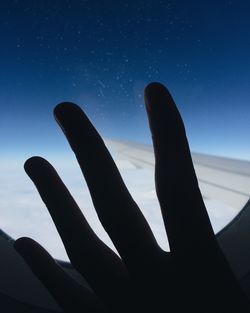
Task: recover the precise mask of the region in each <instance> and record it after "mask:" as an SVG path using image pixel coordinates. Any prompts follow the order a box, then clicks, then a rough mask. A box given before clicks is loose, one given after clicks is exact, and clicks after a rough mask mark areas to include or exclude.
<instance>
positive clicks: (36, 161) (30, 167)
mask: <svg viewBox="0 0 250 313" xmlns="http://www.w3.org/2000/svg"><path fill="white" fill-rule="evenodd" d="M41 164H49V162H48V161H47V160H45V159H44V158H42V157H40V156H33V157H31V158H29V159H28V160H26V161H25V163H24V170H25V172H26V173H27V174H28V175H30V174H31V173H32V172H34V171H35V170H37V168H38V166H40V165H41Z"/></svg>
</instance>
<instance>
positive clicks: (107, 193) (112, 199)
mask: <svg viewBox="0 0 250 313" xmlns="http://www.w3.org/2000/svg"><path fill="white" fill-rule="evenodd" d="M55 117H56V120H57V122H58V123H59V125H60V126H61V128H62V129H63V131H64V133H65V135H66V137H67V139H68V141H69V143H70V145H71V147H72V149H73V151H74V152H75V154H76V157H77V160H78V162H79V165H80V167H81V169H82V172H83V174H84V176H85V179H86V182H87V184H88V187H89V191H90V193H91V197H92V200H93V203H94V206H95V209H96V211H97V214H98V216H99V219H100V221H101V223H102V225H103V226H104V228H105V230H106V231H107V233H108V234H109V236H110V237H111V239H112V241H113V243H114V245H115V246H116V248H117V250H118V252H119V254H120V255H121V257H122V259H123V260H124V262H125V263H126V265H127V267H129V269H130V270H131V269H132V268H134V267H135V268H136V270H138V268H142V265H143V264H144V263H145V262H150V261H152V257H153V255H155V253H156V252H157V253H158V249H159V247H158V246H157V243H156V240H155V238H154V236H153V234H152V231H151V229H150V227H149V225H148V223H147V221H146V220H145V218H144V216H143V214H142V213H141V211H140V209H139V208H138V206H137V205H136V203H135V202H134V200H133V199H132V197H131V195H130V194H129V192H128V190H127V188H126V186H125V184H124V182H123V180H122V178H121V175H120V173H119V171H118V169H117V167H116V165H115V163H114V161H113V159H112V157H111V156H110V154H109V152H108V150H107V148H106V147H105V145H104V142H103V140H102V138H101V137H100V135H99V134H98V132H97V131H96V129H95V128H94V126H93V125H92V124H91V122H90V121H89V119H88V118H87V116H86V115H85V114H84V113H83V111H82V110H81V109H80V108H79V107H78V106H77V105H75V104H72V103H62V104H59V105H58V106H57V107H56V108H55Z"/></svg>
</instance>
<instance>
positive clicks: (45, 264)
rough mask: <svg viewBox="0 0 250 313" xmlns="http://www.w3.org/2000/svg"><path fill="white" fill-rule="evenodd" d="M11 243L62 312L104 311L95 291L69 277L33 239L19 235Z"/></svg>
mask: <svg viewBox="0 0 250 313" xmlns="http://www.w3.org/2000/svg"><path fill="white" fill-rule="evenodd" d="M14 247H15V249H16V250H17V252H18V253H19V254H20V255H21V256H22V257H23V258H24V260H25V261H26V263H27V264H28V266H29V267H30V269H31V271H32V272H33V273H34V275H35V276H36V277H37V278H38V279H39V280H40V281H41V283H42V284H43V285H44V286H45V287H46V288H47V289H48V291H49V292H50V294H51V295H52V296H53V298H54V299H55V301H56V302H57V304H58V305H59V306H60V307H61V308H62V309H63V311H64V312H68V313H71V312H72V313H78V312H79V313H80V312H83V311H84V312H85V311H86V312H104V310H103V306H102V304H101V303H100V301H99V300H98V298H97V297H96V295H95V294H94V293H93V292H92V291H91V290H90V289H89V288H87V287H84V286H81V285H80V284H78V283H77V282H76V281H75V280H74V279H73V278H71V277H70V276H69V275H68V274H67V273H66V272H65V271H64V270H63V268H62V267H61V266H60V265H59V264H58V263H57V262H56V261H55V260H54V259H53V258H52V257H51V256H50V255H49V253H48V252H47V251H46V250H45V249H44V248H42V247H41V246H40V245H39V244H38V243H37V242H36V241H34V240H32V239H30V238H19V239H17V240H16V241H15V243H14Z"/></svg>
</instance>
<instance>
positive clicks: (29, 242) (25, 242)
mask: <svg viewBox="0 0 250 313" xmlns="http://www.w3.org/2000/svg"><path fill="white" fill-rule="evenodd" d="M34 244H36V242H35V240H33V239H31V238H29V237H20V238H18V239H17V240H16V241H15V242H14V244H13V246H14V248H15V250H16V251H17V252H18V253H20V254H21V255H26V253H27V251H29V250H30V248H31V246H34Z"/></svg>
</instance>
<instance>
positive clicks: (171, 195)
mask: <svg viewBox="0 0 250 313" xmlns="http://www.w3.org/2000/svg"><path fill="white" fill-rule="evenodd" d="M145 100H146V108H147V111H148V116H149V124H150V128H151V132H152V138H153V144H154V151H155V159H156V171H155V181H156V191H157V195H158V199H159V202H160V206H161V211H162V216H163V220H164V224H165V228H166V231H167V234H168V239H169V243H170V250H171V252H169V253H167V252H165V251H163V250H162V249H161V248H160V247H159V246H158V244H157V242H156V240H155V238H154V236H153V234H152V231H151V229H150V227H149V225H148V223H147V221H146V220H145V218H144V217H143V215H142V213H141V211H140V210H139V208H138V207H137V204H136V203H135V202H134V200H133V199H132V197H131V195H130V194H129V192H128V190H127V188H126V186H125V185H124V183H123V181H122V178H121V176H120V174H119V172H118V170H117V168H116V166H115V164H114V162H113V160H112V158H111V156H110V154H109V152H108V151H107V149H106V147H105V145H104V143H103V141H102V139H101V137H100V136H99V134H98V133H97V131H96V130H95V128H94V127H93V125H92V124H91V123H90V121H89V120H88V118H87V117H86V115H85V114H84V113H83V112H82V111H81V109H80V108H79V107H77V106H76V105H74V104H70V103H63V104H60V105H59V106H57V107H56V109H55V116H56V119H57V121H58V122H59V124H60V126H61V127H62V129H63V131H64V133H65V135H66V137H67V139H68V141H69V143H70V145H71V147H72V149H73V151H74V152H75V154H76V157H77V160H78V162H79V165H80V167H81V170H82V172H83V174H84V176H85V179H86V181H87V184H88V187H89V190H90V193H91V197H92V200H93V204H94V206H95V209H96V211H97V214H98V216H99V219H100V221H101V223H102V224H103V226H104V228H105V230H106V231H107V233H108V234H109V236H110V238H111V239H112V241H113V243H114V245H115V246H116V249H117V251H118V252H119V255H120V256H117V255H116V254H115V253H114V252H113V251H112V250H111V249H109V248H108V247H107V246H106V245H105V244H104V243H103V242H102V241H101V240H100V239H99V238H98V237H97V236H96V235H95V233H94V232H93V231H92V229H91V228H90V226H89V225H88V223H87V221H86V219H85V218H84V216H83V215H82V213H81V211H80V209H79V208H78V206H77V204H76V203H75V201H74V199H73V198H72V196H71V195H70V193H69V192H68V190H67V189H66V187H65V186H64V184H63V183H62V181H61V180H60V178H59V176H58V175H57V173H56V172H55V170H54V169H53V167H52V166H51V165H50V164H49V163H48V162H47V161H46V160H44V159H42V158H39V157H34V158H31V159H29V160H28V161H27V163H26V164H25V169H26V171H27V173H28V175H29V176H30V177H31V179H32V180H33V181H34V183H35V184H36V186H37V189H38V191H39V193H40V195H41V197H42V199H43V200H44V202H45V204H46V206H47V207H48V209H49V212H50V214H51V216H52V218H53V220H54V223H55V225H56V227H57V229H58V232H59V234H60V236H61V238H62V240H63V242H64V245H65V248H66V251H67V253H68V256H69V258H70V260H71V263H72V265H73V266H74V267H75V269H76V270H78V271H79V272H80V273H81V274H82V275H83V276H84V277H85V278H86V280H87V281H88V283H89V285H90V286H91V289H92V291H90V290H88V289H86V288H84V287H81V286H79V285H77V284H76V283H75V282H74V281H73V280H71V279H70V278H69V277H68V276H66V274H65V273H64V272H63V271H62V269H61V268H60V267H59V266H58V265H57V264H56V263H55V262H54V261H53V259H52V258H51V257H50V256H49V255H48V254H47V253H46V251H45V250H43V249H42V248H41V247H40V246H39V245H38V244H37V243H35V242H34V241H32V240H30V239H25V238H24V239H22V238H21V239H19V240H17V242H16V244H15V246H16V248H17V249H18V251H19V252H20V253H21V254H22V255H23V256H24V258H25V259H26V261H27V262H28V264H29V265H30V266H31V268H32V270H33V271H34V273H35V274H36V275H37V276H38V277H39V278H40V279H41V281H42V282H43V283H44V285H45V286H46V287H47V288H48V289H49V291H50V292H51V293H52V295H53V296H54V298H55V299H56V301H57V302H58V304H59V305H60V306H61V307H62V308H63V310H64V311H66V312H85V311H86V312H87V311H88V310H89V311H90V312H104V311H106V312H109V311H113V310H114V311H116V312H119V311H126V312H127V311H134V312H138V310H139V311H140V312H145V311H146V312H152V311H156V312H157V310H158V311H160V310H162V309H163V311H166V312H183V311H184V310H185V311H189V310H190V311H192V312H215V311H218V312H231V311H234V312H236V310H237V312H240V310H241V311H243V310H245V309H246V305H247V303H246V299H245V297H244V295H243V294H242V292H241V290H240V288H239V287H238V285H237V282H236V281H235V279H234V277H233V275H232V273H231V271H230V269H229V266H228V264H227V263H226V261H225V259H224V256H223V255H222V253H221V251H220V249H219V248H218V245H217V242H216V239H215V236H214V234H213V231H212V227H211V225H210V222H209V218H208V216H207V212H206V209H205V206H204V203H203V201H202V197H201V194H200V191H199V187H198V183H197V179H196V176H195V173H194V169H193V164H192V160H191V156H190V152H189V147H188V143H187V139H186V136H185V130H184V125H183V122H182V119H181V117H180V115H179V112H178V110H177V108H176V106H175V104H174V102H173V99H172V98H171V96H170V94H169V93H168V91H167V90H166V88H165V87H164V86H162V85H161V84H157V83H153V84H150V85H149V86H147V88H146V89H145ZM65 295H66V296H65Z"/></svg>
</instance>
